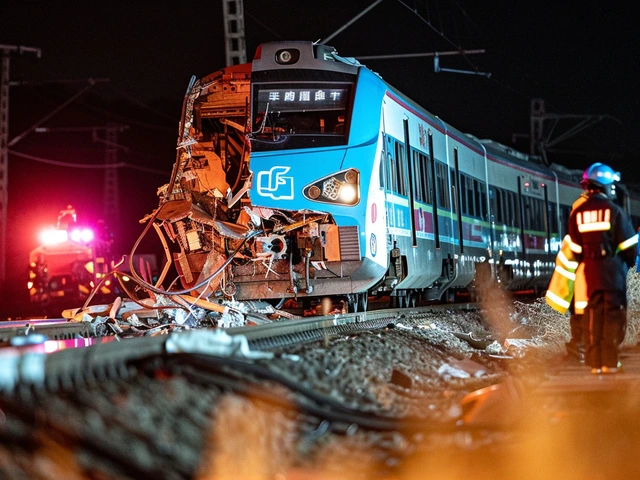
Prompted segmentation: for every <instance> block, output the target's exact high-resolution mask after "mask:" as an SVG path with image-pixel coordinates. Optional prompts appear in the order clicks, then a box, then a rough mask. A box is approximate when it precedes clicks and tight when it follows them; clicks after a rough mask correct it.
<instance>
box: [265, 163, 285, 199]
mask: <svg viewBox="0 0 640 480" xmlns="http://www.w3.org/2000/svg"><path fill="white" fill-rule="evenodd" d="M290 169H291V167H280V166H275V167H272V168H271V170H269V171H266V172H260V173H259V174H258V195H260V196H262V197H271V198H273V199H274V200H292V199H293V177H285V175H284V174H285V173H287V172H288V171H289V170H290Z"/></svg>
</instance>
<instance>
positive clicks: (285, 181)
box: [233, 42, 387, 309]
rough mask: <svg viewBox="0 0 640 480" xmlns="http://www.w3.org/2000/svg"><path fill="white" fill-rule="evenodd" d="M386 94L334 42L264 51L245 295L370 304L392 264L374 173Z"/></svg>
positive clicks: (255, 66) (255, 69)
mask: <svg viewBox="0 0 640 480" xmlns="http://www.w3.org/2000/svg"><path fill="white" fill-rule="evenodd" d="M383 96H384V87H383V85H382V82H381V81H380V80H379V78H378V77H376V76H375V75H374V74H372V73H371V72H370V71H368V70H366V69H364V68H361V66H360V65H359V64H358V63H357V62H355V61H350V60H349V59H342V58H341V57H339V56H337V54H336V52H335V51H334V50H333V49H332V48H331V47H326V46H324V45H314V44H312V43H311V42H277V43H267V44H263V45H261V47H260V48H259V49H258V51H257V53H256V57H255V59H254V60H253V63H252V69H251V100H250V102H251V105H250V106H251V115H250V125H251V127H250V128H251V132H250V133H249V135H248V137H249V139H250V144H251V157H250V169H251V173H252V182H251V189H250V192H249V197H250V202H251V210H250V211H249V215H250V216H251V217H252V218H251V221H252V223H253V225H254V227H255V228H259V229H261V230H262V233H261V234H260V235H258V236H256V237H254V240H255V243H254V246H255V252H254V258H253V259H252V261H251V262H247V263H246V264H245V265H239V264H236V265H235V267H234V269H233V275H234V283H235V285H236V287H237V294H238V297H239V298H284V297H290V296H314V297H319V296H335V295H344V296H346V297H347V298H348V300H349V304H350V305H352V306H353V307H354V308H355V309H357V308H358V305H360V306H361V307H363V305H362V303H363V302H366V296H367V293H366V292H367V290H368V289H369V288H371V287H372V286H373V285H375V284H376V283H377V282H378V281H379V280H380V279H381V278H382V276H383V275H384V273H385V272H386V269H387V265H386V262H387V256H386V251H385V249H386V241H385V238H386V236H385V227H384V226H385V219H384V211H385V209H384V199H383V197H382V196H381V195H382V191H381V190H380V188H379V180H378V178H377V176H376V175H373V172H374V171H378V163H379V161H380V157H381V151H380V148H381V142H380V135H381V128H380V118H381V104H382V99H383ZM374 177H375V178H374ZM379 242H381V245H379Z"/></svg>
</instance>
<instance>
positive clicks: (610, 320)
mask: <svg viewBox="0 0 640 480" xmlns="http://www.w3.org/2000/svg"><path fill="white" fill-rule="evenodd" d="M584 326H585V329H586V335H585V340H586V345H585V347H586V351H585V357H586V359H585V362H586V364H587V365H589V366H590V367H592V368H600V367H616V366H617V365H618V352H619V348H620V345H621V344H622V342H623V340H624V336H625V333H626V329H627V299H626V293H625V292H619V291H611V292H608V291H597V292H594V293H593V294H592V295H591V296H590V297H589V304H588V305H587V308H586V309H585V312H584Z"/></svg>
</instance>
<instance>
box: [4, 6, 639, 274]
mask: <svg viewBox="0 0 640 480" xmlns="http://www.w3.org/2000/svg"><path fill="white" fill-rule="evenodd" d="M373 3H375V2H374V1H373V0H348V1H346V0H340V1H334V0H332V1H317V2H307V1H297V2H281V1H269V2H267V1H264V0H244V8H245V31H246V39H247V57H248V59H249V61H250V60H251V58H252V56H253V53H254V52H255V49H256V47H257V46H258V45H259V44H260V43H262V42H267V41H274V40H312V41H315V40H321V39H326V38H327V37H329V36H333V34H334V33H335V32H337V31H338V30H339V29H341V28H342V27H344V26H345V25H346V24H347V23H348V22H350V21H351V20H353V19H354V18H355V17H356V16H357V15H359V14H360V13H361V12H363V10H364V9H365V8H367V6H369V5H371V4H373ZM570 3H572V2H545V1H542V2H527V1H523V2H513V1H502V2H500V1H486V2H470V1H450V0H439V1H434V0H431V1H425V0H406V1H405V2H404V4H403V3H401V2H399V1H398V0H384V1H382V2H381V3H380V4H378V5H376V6H375V7H374V8H372V9H371V10H370V11H369V12H368V13H366V14H365V15H364V16H362V18H360V19H358V20H357V21H355V22H354V23H353V24H352V25H349V26H348V27H347V28H346V29H344V31H342V32H340V33H338V34H337V35H335V36H333V38H332V39H331V41H330V42H328V43H329V44H330V45H333V46H334V47H336V49H337V50H338V52H339V54H340V55H342V56H347V57H350V56H353V57H362V56H373V55H388V54H408V53H427V52H434V51H450V50H457V49H459V48H462V49H467V50H479V49H482V50H485V53H483V54H476V55H468V56H466V58H465V57H443V58H442V60H441V66H442V67H445V68H453V69H460V70H466V71H478V72H490V73H491V77H490V78H487V77H486V76H483V75H469V74H459V73H444V72H441V73H434V71H433V60H432V58H411V59H390V60H362V63H364V64H366V65H367V66H368V67H369V68H371V69H372V70H374V71H376V72H377V73H379V74H380V75H381V76H382V77H383V78H384V79H385V80H387V81H388V82H389V83H390V84H391V85H393V86H395V87H396V88H397V89H399V90H400V91H402V92H403V93H405V94H407V95H408V96H409V97H410V98H412V99H413V100H415V101H416V102H418V103H419V104H421V105H423V106H424V107H426V108H427V109H428V110H429V111H431V112H432V113H434V114H436V115H438V116H440V117H441V118H442V119H443V120H445V121H446V122H448V123H450V124H451V125H453V126H454V127H456V128H458V129H460V130H462V131H463V132H467V133H471V134H473V135H475V136H477V137H480V138H491V139H494V140H496V141H500V142H501V143H504V144H507V145H510V146H512V147H514V148H516V149H519V150H522V151H525V152H527V151H528V149H529V143H528V140H526V139H525V138H524V136H526V135H528V133H529V124H530V122H529V114H530V104H531V99H532V98H541V99H544V101H545V105H546V108H547V112H548V113H554V114H563V115H573V116H576V117H575V118H573V119H564V120H561V121H560V122H559V123H558V124H557V125H556V127H555V130H554V134H555V136H557V135H559V134H562V133H564V132H567V131H568V130H569V129H570V128H573V127H575V126H576V125H577V124H578V122H579V121H580V120H581V119H582V118H581V117H580V116H586V115H602V116H603V117H602V119H601V120H600V121H598V122H595V124H594V125H593V126H590V127H589V128H586V129H584V130H582V131H581V132H580V134H579V135H577V136H573V137H571V138H570V139H569V140H567V141H566V142H562V143H559V144H558V145H556V146H555V148H556V149H558V150H562V152H555V153H551V154H550V155H549V157H550V159H551V161H553V162H555V163H560V164H563V165H565V166H567V167H569V168H577V169H584V168H586V167H587V166H589V165H590V164H591V163H593V162H595V161H602V162H605V163H608V164H609V165H611V166H612V167H613V168H615V169H619V170H621V172H622V178H623V181H625V182H638V181H639V180H638V175H637V172H638V168H640V167H638V166H637V165H638V162H639V160H640V159H639V155H638V147H639V145H638V144H639V143H640V142H639V140H638V138H639V136H638V135H637V132H638V129H639V128H640V120H639V115H638V111H639V105H638V103H639V100H638V94H637V91H636V89H637V85H639V84H640V79H639V78H638V77H639V69H638V63H637V62H638V48H639V47H638V42H637V35H636V33H635V32H636V25H635V22H634V19H633V18H632V15H631V14H630V13H629V12H628V11H627V10H626V8H623V7H621V6H618V5H616V3H617V2H590V1H589V2H580V3H573V4H572V5H571V6H570ZM414 8H415V9H416V10H417V13H418V14H416V13H415V12H414V11H412V9H414ZM0 44H4V45H24V46H28V47H35V48H40V49H41V50H42V56H41V58H39V59H37V58H35V57H34V56H33V55H31V54H26V55H24V56H23V57H19V58H17V57H14V58H12V60H11V73H10V79H11V81H14V82H15V81H23V82H28V83H29V85H22V86H15V87H11V90H10V91H11V96H10V111H9V123H10V136H9V138H10V140H11V139H12V138H13V137H15V136H16V135H18V134H21V133H22V132H23V131H24V130H25V129H27V128H28V127H30V126H31V125H33V124H34V123H35V122H38V121H40V120H41V119H42V118H43V117H44V116H45V115H47V114H49V113H50V112H51V111H52V110H54V109H55V108H57V107H58V106H59V105H60V104H61V103H63V102H64V101H66V100H67V99H69V98H70V97H71V96H73V95H75V94H76V93H77V92H79V91H80V90H81V89H82V88H84V87H85V86H86V83H84V82H86V80H87V79H88V78H94V79H109V82H104V83H98V84H96V85H94V86H93V87H92V88H91V89H90V90H89V91H88V92H87V93H86V94H83V95H82V96H80V97H79V98H78V100H76V101H74V102H73V103H72V104H70V105H69V106H68V107H67V108H65V109H64V110H62V111H61V112H60V113H59V114H57V115H55V116H53V117H52V118H51V119H49V120H48V121H46V122H45V123H44V124H43V126H47V127H51V128H56V127H57V128H60V127H66V128H70V127H71V128H78V127H87V126H95V125H105V124H106V122H115V123H117V124H122V125H127V126H128V129H127V130H126V131H123V132H122V133H121V134H119V137H118V143H121V144H122V145H123V146H125V147H127V148H128V150H127V151H124V150H121V151H119V161H123V162H126V163H127V164H129V165H131V166H134V167H142V168H145V169H147V170H145V171H143V170H140V169H134V168H124V169H121V170H119V172H120V176H119V179H120V180H119V182H120V185H119V186H120V191H121V197H122V204H121V214H122V215H121V221H120V222H119V225H117V227H115V228H114V230H117V231H118V232H119V236H118V240H119V241H120V245H121V247H122V248H123V249H125V250H128V248H130V246H131V245H132V243H133V242H134V241H135V239H136V238H137V236H138V234H139V233H140V232H141V231H142V229H143V225H141V224H140V223H139V222H138V220H139V219H140V218H142V216H144V215H145V214H147V213H150V212H151V211H152V210H153V209H154V208H155V207H156V206H157V196H156V189H157V188H158V187H160V186H161V185H163V184H164V183H166V182H167V181H168V179H169V173H170V170H171V167H172V165H173V162H174V160H175V141H176V138H177V125H178V121H179V113H180V107H181V102H182V98H183V96H184V93H185V91H186V88H187V85H188V82H189V79H190V77H191V76H192V75H195V76H196V77H198V78H199V77H203V76H205V75H208V74H210V73H212V72H214V71H216V70H218V69H220V68H223V67H224V66H225V54H224V32H223V22H222V5H221V2H217V1H208V2H153V3H150V2H121V1H111V2H103V3H98V2H71V1H69V2H60V1H51V2H44V1H42V2H32V1H20V2H18V1H16V0H12V1H9V2H2V6H0ZM69 80H80V81H81V82H77V83H74V82H69ZM63 81H64V82H63ZM41 82H44V83H41ZM514 139H515V143H514ZM12 150H14V151H16V152H19V153H22V154H23V156H17V155H13V154H10V155H9V183H10V187H9V224H10V225H9V234H8V244H9V245H8V250H9V251H8V262H9V264H8V265H9V267H10V270H9V275H14V276H15V277H16V278H17V280H16V281H17V282H19V283H20V284H24V283H26V280H23V278H22V277H21V276H22V275H23V270H22V269H23V266H26V263H27V261H28V260H27V255H28V251H29V250H30V249H31V248H34V247H35V246H36V244H37V239H36V235H37V231H38V229H39V227H40V226H41V225H42V224H46V223H50V224H51V223H55V220H56V217H57V213H58V210H59V209H61V208H63V207H64V206H65V205H66V204H67V203H71V204H73V205H74V206H75V207H76V209H77V210H78V215H79V217H80V219H83V217H84V219H85V220H87V221H95V220H96V219H97V218H99V217H100V216H101V209H102V184H103V172H101V171H100V170H98V169H93V170H91V169H86V168H85V169H79V168H70V167H66V166H62V165H60V164H59V165H51V164H48V163H44V162H42V161H36V159H33V158H31V159H30V158H29V157H25V156H24V155H30V156H31V157H36V158H37V159H45V160H54V161H58V162H69V163H82V164H100V163H104V144H103V143H100V142H96V141H94V140H93V139H92V137H91V134H90V133H87V132H79V131H78V132H75V133H70V132H67V133H62V132H59V133H50V134H41V133H30V134H29V135H26V136H25V137H24V139H22V140H21V141H20V142H19V143H17V144H16V145H15V146H13V147H12ZM164 172H166V174H165V173H164ZM150 241H153V239H152V240H150Z"/></svg>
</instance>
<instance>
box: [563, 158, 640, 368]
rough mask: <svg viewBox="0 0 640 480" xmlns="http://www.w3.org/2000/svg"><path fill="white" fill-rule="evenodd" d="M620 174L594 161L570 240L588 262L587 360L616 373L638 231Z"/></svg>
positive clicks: (580, 258)
mask: <svg viewBox="0 0 640 480" xmlns="http://www.w3.org/2000/svg"><path fill="white" fill-rule="evenodd" d="M619 180H620V174H619V173H617V172H614V171H613V170H612V169H611V167H609V166H607V165H604V164H602V163H594V164H593V165H591V166H590V167H589V168H588V169H587V170H586V171H585V172H584V175H583V177H582V181H581V182H580V183H581V185H582V186H583V188H584V189H585V191H586V192H587V195H588V198H587V199H586V200H585V201H584V202H583V203H582V204H581V205H578V206H577V207H576V208H575V209H574V210H573V211H572V212H571V216H570V218H569V234H568V236H569V238H568V242H569V246H570V249H571V251H572V252H573V253H574V254H575V256H576V259H577V260H578V261H579V262H581V263H582V265H583V266H584V278H585V283H586V285H585V287H586V297H587V301H586V306H585V305H582V304H579V302H578V300H577V299H576V308H581V307H583V306H585V313H584V314H585V322H584V324H585V326H586V328H587V332H586V336H585V339H586V349H585V350H586V351H585V354H586V359H585V361H586V363H587V365H589V366H590V367H591V373H593V374H599V373H616V372H618V371H620V368H621V365H620V363H619V361H618V353H619V348H620V345H621V344H622V341H623V340H624V335H625V332H626V327H627V272H628V270H629V268H630V267H632V266H633V265H634V263H635V258H636V252H637V244H638V235H637V234H636V232H635V229H634V228H633V225H632V224H631V219H630V218H629V216H628V215H627V214H626V213H625V212H624V211H623V210H622V209H621V208H620V207H619V206H618V205H616V204H615V203H613V200H612V199H613V198H614V196H615V182H616V181H619Z"/></svg>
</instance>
